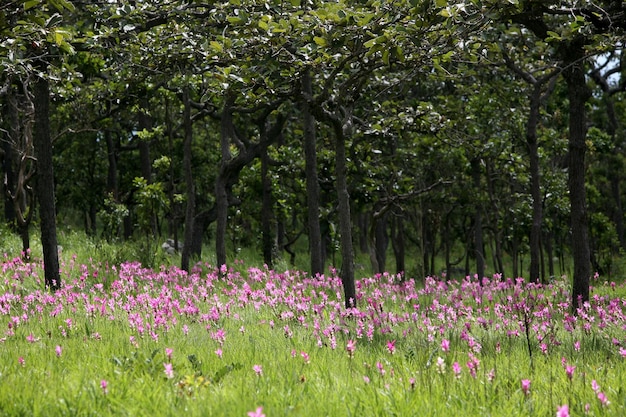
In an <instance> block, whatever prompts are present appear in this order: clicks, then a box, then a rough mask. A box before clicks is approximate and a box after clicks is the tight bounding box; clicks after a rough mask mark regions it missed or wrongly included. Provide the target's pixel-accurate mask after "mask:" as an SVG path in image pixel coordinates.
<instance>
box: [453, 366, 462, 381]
mask: <svg viewBox="0 0 626 417" xmlns="http://www.w3.org/2000/svg"><path fill="white" fill-rule="evenodd" d="M452 372H454V376H455V377H457V378H460V377H461V365H459V363H458V362H454V363H453V364H452Z"/></svg>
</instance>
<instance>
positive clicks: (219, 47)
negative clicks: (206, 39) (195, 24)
mask: <svg viewBox="0 0 626 417" xmlns="http://www.w3.org/2000/svg"><path fill="white" fill-rule="evenodd" d="M210 45H211V48H212V49H213V50H214V51H217V52H222V50H223V48H222V44H221V43H219V42H217V41H211V42H210Z"/></svg>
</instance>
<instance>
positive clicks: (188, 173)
mask: <svg viewBox="0 0 626 417" xmlns="http://www.w3.org/2000/svg"><path fill="white" fill-rule="evenodd" d="M183 105H184V111H183V125H184V130H185V139H184V140H183V176H184V178H185V197H186V199H187V207H186V209H185V235H184V242H185V244H184V246H183V251H182V254H181V269H183V270H185V271H187V272H189V266H190V259H191V248H192V245H191V241H192V240H193V229H194V217H195V215H196V188H195V186H194V183H193V169H192V164H191V146H192V143H193V124H192V121H191V99H190V98H189V86H185V87H184V88H183Z"/></svg>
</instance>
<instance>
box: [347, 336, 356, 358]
mask: <svg viewBox="0 0 626 417" xmlns="http://www.w3.org/2000/svg"><path fill="white" fill-rule="evenodd" d="M346 350H347V351H348V356H349V357H353V356H354V351H355V350H356V342H355V341H354V340H348V343H346Z"/></svg>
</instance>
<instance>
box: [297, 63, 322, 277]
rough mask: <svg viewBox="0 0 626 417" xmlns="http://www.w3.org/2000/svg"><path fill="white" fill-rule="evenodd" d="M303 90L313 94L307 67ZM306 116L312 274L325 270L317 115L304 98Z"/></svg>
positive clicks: (308, 219) (308, 220)
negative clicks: (318, 174)
mask: <svg viewBox="0 0 626 417" xmlns="http://www.w3.org/2000/svg"><path fill="white" fill-rule="evenodd" d="M302 91H303V93H304V95H305V96H306V97H308V96H312V95H313V88H312V86H311V71H310V70H309V69H305V70H304V72H303V74H302ZM302 112H303V118H304V135H303V140H304V161H305V175H306V195H307V225H308V232H309V233H308V236H309V252H310V254H311V274H313V275H316V274H322V273H323V272H324V257H323V252H322V245H323V243H322V232H321V227H320V192H319V183H318V177H317V148H316V134H315V131H316V129H315V117H314V116H313V114H312V112H311V109H310V105H309V103H308V102H307V100H302Z"/></svg>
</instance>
